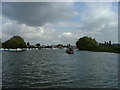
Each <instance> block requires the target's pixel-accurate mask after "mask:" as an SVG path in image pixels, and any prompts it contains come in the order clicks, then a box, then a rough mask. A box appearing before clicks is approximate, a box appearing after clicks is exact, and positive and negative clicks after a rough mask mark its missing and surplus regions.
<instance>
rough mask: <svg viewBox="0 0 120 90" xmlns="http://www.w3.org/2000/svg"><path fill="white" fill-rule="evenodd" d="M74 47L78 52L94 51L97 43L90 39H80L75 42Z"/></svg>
mask: <svg viewBox="0 0 120 90" xmlns="http://www.w3.org/2000/svg"><path fill="white" fill-rule="evenodd" d="M76 46H77V48H78V49H80V50H94V49H96V48H97V42H96V40H95V39H92V38H91V37H87V36H85V37H82V38H80V39H79V40H78V41H77V42H76Z"/></svg>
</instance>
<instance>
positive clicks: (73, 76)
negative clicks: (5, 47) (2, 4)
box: [2, 49, 118, 88]
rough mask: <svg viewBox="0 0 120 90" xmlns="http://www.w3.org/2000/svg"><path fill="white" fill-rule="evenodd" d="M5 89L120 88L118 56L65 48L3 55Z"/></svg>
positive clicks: (4, 53)
mask: <svg viewBox="0 0 120 90" xmlns="http://www.w3.org/2000/svg"><path fill="white" fill-rule="evenodd" d="M2 57H3V59H2V60H3V61H2V67H3V69H2V70H3V73H2V78H3V88H51V87H52V88H54V87H67V88H117V87H118V54H115V53H106V52H89V51H78V50H75V52H74V54H71V55H69V54H67V53H65V49H56V50H53V49H50V50H44V49H43V50H38V51H36V50H30V51H24V52H7V51H6V52H3V55H2Z"/></svg>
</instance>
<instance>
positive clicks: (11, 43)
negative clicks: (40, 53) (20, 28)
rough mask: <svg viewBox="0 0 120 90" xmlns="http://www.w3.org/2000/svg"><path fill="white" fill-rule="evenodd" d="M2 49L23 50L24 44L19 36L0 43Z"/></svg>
mask: <svg viewBox="0 0 120 90" xmlns="http://www.w3.org/2000/svg"><path fill="white" fill-rule="evenodd" d="M2 46H3V48H25V47H26V43H25V42H24V40H23V38H21V37H20V36H13V37H12V38H11V39H9V40H7V41H5V42H4V43H2Z"/></svg>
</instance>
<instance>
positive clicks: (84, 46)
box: [1, 36, 120, 53]
mask: <svg viewBox="0 0 120 90" xmlns="http://www.w3.org/2000/svg"><path fill="white" fill-rule="evenodd" d="M1 45H2V46H1V48H3V49H17V48H21V49H23V48H24V49H25V48H28V49H30V48H37V49H38V50H40V49H42V48H60V49H61V48H68V47H69V46H70V44H68V45H62V44H58V45H40V44H39V43H37V44H36V45H30V43H29V42H27V43H26V42H25V41H24V39H23V38H22V37H20V36H13V37H12V38H10V39H9V40H7V41H5V42H2V43H1ZM71 47H73V48H77V49H79V50H86V51H93V52H111V53H120V44H112V43H111V41H108V42H106V41H105V42H104V43H99V42H97V41H96V40H95V39H93V38H91V37H88V36H84V37H82V38H80V39H79V40H78V41H77V42H76V46H71Z"/></svg>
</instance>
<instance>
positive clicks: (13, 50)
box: [9, 48, 23, 52]
mask: <svg viewBox="0 0 120 90" xmlns="http://www.w3.org/2000/svg"><path fill="white" fill-rule="evenodd" d="M9 51H11V52H21V51H23V49H21V48H17V49H9Z"/></svg>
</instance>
